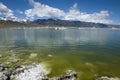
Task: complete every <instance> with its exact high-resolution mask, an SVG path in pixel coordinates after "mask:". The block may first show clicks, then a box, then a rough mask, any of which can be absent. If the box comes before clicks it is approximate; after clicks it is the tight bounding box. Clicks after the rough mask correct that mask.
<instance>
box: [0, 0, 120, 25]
mask: <svg viewBox="0 0 120 80" xmlns="http://www.w3.org/2000/svg"><path fill="white" fill-rule="evenodd" d="M0 3H1V5H0V8H1V9H0V16H1V17H3V16H6V15H7V16H8V15H9V14H12V16H15V17H17V18H31V19H36V18H53V17H55V18H61V19H65V20H80V21H87V22H96V23H108V24H109V23H110V24H120V0H0ZM3 5H4V6H6V7H7V9H6V8H4V7H3V8H2V7H1V6H3ZM4 9H6V10H4ZM7 10H8V11H7ZM10 10H11V11H10Z"/></svg>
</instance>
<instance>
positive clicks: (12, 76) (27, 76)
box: [0, 63, 77, 80]
mask: <svg viewBox="0 0 120 80" xmlns="http://www.w3.org/2000/svg"><path fill="white" fill-rule="evenodd" d="M46 74H47V72H46V69H45V68H44V67H42V66H41V65H40V64H38V63H33V64H30V65H27V66H15V67H14V68H12V69H11V68H9V67H8V66H6V65H4V64H0V80H74V79H75V78H76V77H77V73H76V72H75V71H72V70H67V71H66V74H64V75H61V76H58V77H53V78H49V77H47V76H46Z"/></svg>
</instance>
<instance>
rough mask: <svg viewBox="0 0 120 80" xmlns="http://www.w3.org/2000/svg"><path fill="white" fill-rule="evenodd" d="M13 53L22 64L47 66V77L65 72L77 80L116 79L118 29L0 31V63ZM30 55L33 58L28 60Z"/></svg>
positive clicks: (119, 46)
mask: <svg viewBox="0 0 120 80" xmlns="http://www.w3.org/2000/svg"><path fill="white" fill-rule="evenodd" d="M9 53H15V54H16V55H17V57H18V58H20V59H22V61H20V62H18V63H17V64H26V63H30V62H34V61H39V62H45V63H47V64H48V68H50V70H51V73H50V74H49V75H48V76H50V77H52V76H56V75H61V74H62V73H65V70H67V69H73V70H75V71H77V72H78V74H79V75H78V80H80V79H81V80H93V79H95V78H96V77H99V76H110V77H120V68H119V66H120V63H119V62H120V30H113V29H78V28H69V29H63V30H55V29H54V28H10V29H0V54H2V55H3V56H5V58H4V59H0V62H4V63H5V62H6V61H8V60H9V55H10V54H9ZM31 53H36V54H37V56H36V57H34V58H30V57H29V56H30V54H31Z"/></svg>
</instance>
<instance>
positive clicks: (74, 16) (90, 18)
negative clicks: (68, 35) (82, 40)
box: [64, 3, 112, 24]
mask: <svg viewBox="0 0 120 80" xmlns="http://www.w3.org/2000/svg"><path fill="white" fill-rule="evenodd" d="M108 16H109V12H108V11H100V12H99V13H96V12H94V13H92V14H89V13H85V12H80V11H79V10H78V9H77V3H75V4H74V5H73V7H71V8H70V10H69V12H67V13H66V15H65V16H64V19H66V20H80V21H86V22H95V23H107V24H109V23H112V21H111V20H108V19H107V17H108Z"/></svg>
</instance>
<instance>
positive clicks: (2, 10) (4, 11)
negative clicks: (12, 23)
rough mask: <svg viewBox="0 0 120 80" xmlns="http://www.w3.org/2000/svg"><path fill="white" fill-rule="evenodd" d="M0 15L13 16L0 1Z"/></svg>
mask: <svg viewBox="0 0 120 80" xmlns="http://www.w3.org/2000/svg"><path fill="white" fill-rule="evenodd" d="M0 15H5V16H6V17H11V16H13V11H12V10H11V9H9V8H8V7H7V6H5V5H4V4H3V3H0Z"/></svg>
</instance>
